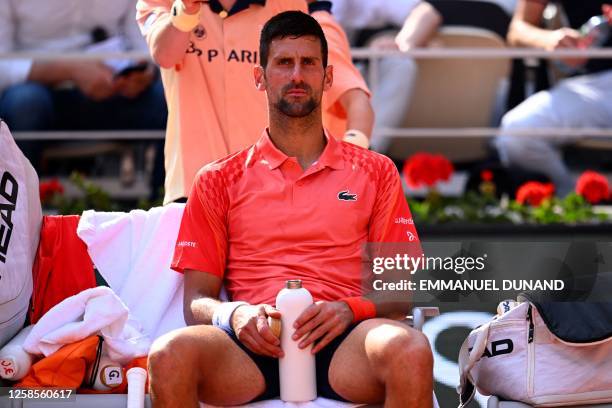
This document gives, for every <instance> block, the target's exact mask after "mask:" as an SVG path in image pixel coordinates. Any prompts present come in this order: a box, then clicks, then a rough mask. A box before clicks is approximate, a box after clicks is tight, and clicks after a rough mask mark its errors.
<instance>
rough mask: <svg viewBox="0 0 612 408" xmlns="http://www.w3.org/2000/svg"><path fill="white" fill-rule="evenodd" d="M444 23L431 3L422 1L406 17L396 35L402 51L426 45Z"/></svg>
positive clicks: (396, 41)
mask: <svg viewBox="0 0 612 408" xmlns="http://www.w3.org/2000/svg"><path fill="white" fill-rule="evenodd" d="M440 24H442V16H441V15H440V13H438V12H437V11H436V9H435V8H434V7H433V6H432V5H431V4H429V3H425V2H422V3H420V4H419V5H418V6H416V7H415V8H414V10H412V11H411V12H410V14H409V15H408V17H406V21H404V25H403V26H402V29H401V30H400V32H399V33H398V34H397V36H396V37H395V43H396V44H397V46H398V48H399V49H400V51H408V50H410V49H412V48H415V47H424V46H426V45H427V43H428V42H429V40H431V39H432V38H433V37H434V35H435V34H436V32H437V31H438V27H440Z"/></svg>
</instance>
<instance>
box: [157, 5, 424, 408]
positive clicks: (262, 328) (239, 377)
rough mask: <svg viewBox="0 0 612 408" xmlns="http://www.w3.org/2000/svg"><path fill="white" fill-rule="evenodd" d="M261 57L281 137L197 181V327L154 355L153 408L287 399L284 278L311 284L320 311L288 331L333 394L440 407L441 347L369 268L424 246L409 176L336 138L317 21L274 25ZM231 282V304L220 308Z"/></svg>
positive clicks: (273, 129)
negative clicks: (379, 288) (382, 253)
mask: <svg viewBox="0 0 612 408" xmlns="http://www.w3.org/2000/svg"><path fill="white" fill-rule="evenodd" d="M260 57H261V59H260V61H261V65H260V66H258V67H256V68H255V72H254V76H255V84H256V88H257V89H258V90H259V91H260V92H262V93H263V91H265V93H266V95H267V100H268V114H269V128H267V129H265V130H264V131H263V133H261V136H260V137H259V140H258V141H257V142H256V143H255V144H254V145H253V146H251V147H249V148H247V149H245V150H242V151H240V152H238V153H235V154H233V155H230V156H227V157H226V158H223V159H221V160H218V161H216V162H214V163H211V164H209V165H207V166H205V167H203V168H202V169H201V170H200V172H199V173H198V175H197V178H196V182H195V183H194V185H193V187H192V190H191V193H190V195H189V198H188V200H187V204H186V207H185V211H184V214H183V219H182V221H181V227H180V230H179V235H178V238H177V243H176V248H175V253H174V259H173V261H172V268H173V269H174V270H176V271H177V272H180V273H184V278H185V293H184V315H185V320H186V322H187V323H188V324H189V326H188V327H186V328H182V329H178V330H176V331H173V332H170V333H168V334H166V335H164V336H162V337H160V338H159V339H157V340H156V341H155V343H154V344H153V346H152V348H151V350H150V353H149V374H150V385H151V387H150V391H151V397H152V402H153V405H154V406H155V407H160V406H161V407H164V406H181V407H196V406H198V401H203V402H206V403H210V404H213V405H239V404H245V403H247V402H250V401H253V400H260V399H268V398H274V397H277V396H278V395H279V384H278V382H279V378H278V377H279V374H278V361H277V359H278V358H282V357H283V350H282V349H281V347H280V343H279V340H278V339H277V338H276V337H275V336H274V335H273V334H272V332H271V330H270V327H269V326H268V324H267V323H266V322H267V317H276V318H278V317H279V312H278V311H276V310H275V309H274V308H273V306H272V305H273V303H274V298H275V296H276V294H277V292H278V291H279V290H280V289H281V288H282V287H283V285H284V282H285V281H286V280H287V279H300V280H302V282H303V284H304V287H305V288H307V289H308V290H309V291H310V292H311V294H312V296H313V298H314V300H315V303H314V304H312V305H311V306H309V307H308V308H307V309H306V310H304V312H303V313H302V314H301V315H300V317H299V318H298V319H297V321H296V326H295V327H293V328H292V327H285V328H283V330H291V331H292V333H293V334H292V336H293V339H294V340H296V341H298V342H299V347H301V348H306V347H310V346H314V347H313V348H312V352H313V353H315V354H316V357H315V358H316V364H317V388H318V394H319V395H320V396H323V397H327V398H334V399H338V400H348V401H353V402H361V403H380V402H382V401H384V402H385V406H386V407H402V408H406V407H418V408H430V407H431V406H432V404H433V402H432V389H433V360H432V353H431V350H430V347H429V343H428V341H427V339H426V338H425V337H424V335H423V334H421V333H420V332H417V331H415V330H413V329H411V328H409V327H408V326H406V325H404V324H402V323H400V322H397V321H395V320H391V319H389V317H394V316H405V315H406V313H407V312H408V311H409V310H408V308H409V306H410V305H409V301H408V299H407V297H406V296H400V299H399V300H398V298H397V297H394V300H392V301H390V300H389V297H388V295H389V294H388V293H381V292H378V293H377V292H374V291H372V290H371V289H372V288H370V289H369V290H368V285H370V283H369V280H368V279H367V275H366V274H364V271H363V270H362V256H363V255H364V254H363V251H362V249H363V246H364V245H365V244H366V243H403V245H404V248H408V247H410V248H412V249H407V251H410V252H412V251H414V248H416V249H417V250H418V251H420V245H419V241H418V235H417V232H416V229H415V227H414V223H413V222H412V217H411V215H410V210H409V208H408V204H407V202H406V199H405V197H404V194H403V191H402V187H401V182H400V178H399V174H398V172H397V169H396V168H395V166H394V165H393V163H392V162H391V160H390V159H389V158H387V157H385V156H382V155H380V154H378V153H375V152H371V151H369V150H367V149H364V148H361V147H358V146H355V145H352V144H350V143H347V142H345V141H338V140H336V139H335V138H333V137H331V136H330V135H329V133H327V132H326V131H325V130H324V127H323V122H322V108H321V99H322V95H323V93H324V91H329V89H330V88H331V87H332V86H333V85H332V84H333V78H334V71H333V67H332V66H330V65H328V64H327V42H326V40H325V36H324V35H323V31H322V29H321V26H320V25H319V24H318V23H317V22H316V20H315V19H314V18H312V17H310V16H309V15H307V14H305V13H302V12H299V11H287V12H284V13H281V14H279V15H277V16H275V17H273V18H272V19H271V20H270V21H268V22H267V23H266V25H265V26H264V28H263V30H262V33H261V43H260ZM387 245H388V244H387ZM414 255H415V254H414V253H413V256H414ZM366 271H367V270H366ZM222 285H225V288H226V289H227V293H228V295H229V297H230V299H231V300H233V301H232V302H221V301H219V294H220V290H221V286H222ZM177 356H180V358H177ZM169 373H171V375H169Z"/></svg>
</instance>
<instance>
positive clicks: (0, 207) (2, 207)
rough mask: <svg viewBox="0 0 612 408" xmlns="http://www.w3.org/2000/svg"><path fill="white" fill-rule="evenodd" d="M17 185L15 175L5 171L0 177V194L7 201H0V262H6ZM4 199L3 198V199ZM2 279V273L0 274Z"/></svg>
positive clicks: (15, 203) (15, 204) (15, 205)
mask: <svg viewBox="0 0 612 408" xmlns="http://www.w3.org/2000/svg"><path fill="white" fill-rule="evenodd" d="M18 191H19V185H18V184H17V180H15V177H13V175H12V174H11V173H9V172H8V171H5V172H4V174H3V175H2V178H1V179H0V196H1V197H2V198H4V199H5V200H6V201H7V202H6V203H5V202H0V221H1V222H0V262H2V263H6V256H7V253H8V248H9V243H10V242H11V233H12V232H13V221H12V216H13V211H15V208H16V207H17V193H18ZM3 201H4V200H3ZM0 279H2V275H0Z"/></svg>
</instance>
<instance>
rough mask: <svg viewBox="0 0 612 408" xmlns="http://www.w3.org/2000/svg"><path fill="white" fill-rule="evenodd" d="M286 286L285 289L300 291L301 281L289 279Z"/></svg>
mask: <svg viewBox="0 0 612 408" xmlns="http://www.w3.org/2000/svg"><path fill="white" fill-rule="evenodd" d="M286 285H287V286H286V287H287V289H301V288H302V281H301V280H300V279H289V280H288V281H287V283H286Z"/></svg>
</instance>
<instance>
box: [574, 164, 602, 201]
mask: <svg viewBox="0 0 612 408" xmlns="http://www.w3.org/2000/svg"><path fill="white" fill-rule="evenodd" d="M576 193H578V194H580V195H581V196H583V197H584V198H585V199H586V200H587V201H588V202H589V203H591V204H596V203H598V202H600V201H602V200H607V199H608V197H610V186H609V184H608V179H606V177H605V176H603V175H602V174H599V173H597V172H595V171H592V170H587V171H585V172H584V173H582V174H581V175H580V177H579V178H578V182H577V183H576Z"/></svg>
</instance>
